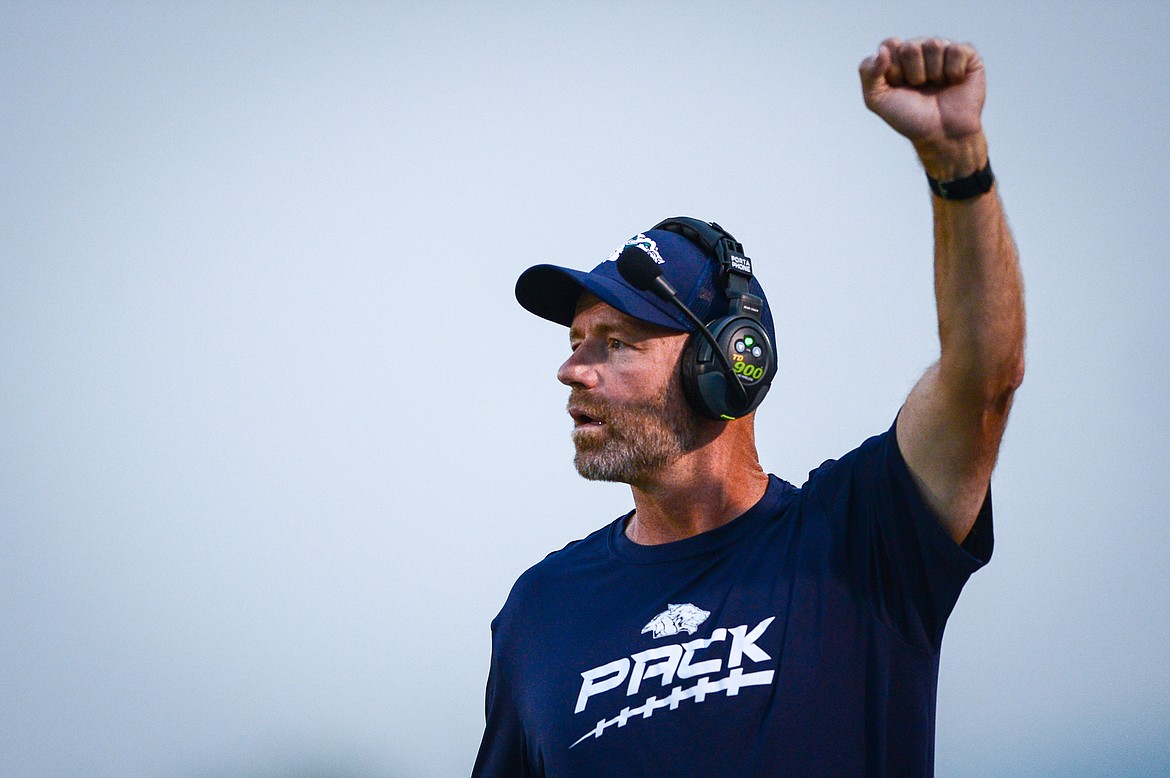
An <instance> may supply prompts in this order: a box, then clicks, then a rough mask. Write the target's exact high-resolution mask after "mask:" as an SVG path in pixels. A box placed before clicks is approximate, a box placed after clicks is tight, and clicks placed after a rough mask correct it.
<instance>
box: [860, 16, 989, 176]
mask: <svg viewBox="0 0 1170 778" xmlns="http://www.w3.org/2000/svg"><path fill="white" fill-rule="evenodd" d="M858 70H859V72H860V74H861V89H862V93H863V95H864V97H865V104H866V106H867V107H868V108H869V109H870V110H871V111H873V112H874V113H876V114H877V115H878V116H880V117H881V118H882V119H884V120H885V121H886V123H887V124H889V125H890V126H891V127H893V128H894V129H895V130H897V131H898V132H899V133H901V134H902V135H904V136H905V137H907V138H908V139H909V140H910V142H911V143H913V144H914V148H915V149H916V150H917V151H918V155H919V157H920V158H921V159H922V163H923V166H924V167H925V168H926V172H927V173H928V174H929V175H930V176H932V177H934V178H938V179H941V180H949V179H954V178H960V177H962V176H966V175H970V174H971V173H974V172H975V171H977V170H979V169H981V168H982V167H983V165H984V164H986V162H987V141H986V139H985V138H984V135H983V125H982V122H981V115H982V112H983V99H984V95H985V93H986V85H985V81H984V75H983V61H982V60H981V59H980V58H979V54H978V52H976V51H975V49H974V47H972V46H971V45H970V44H966V43H951V42H950V41H947V40H943V39H941V38H917V39H915V40H910V41H901V40H898V39H897V38H887V39H886V40H884V41H882V43H881V45H880V46H878V50H877V54H875V55H874V56H872V57H867V58H866V59H865V60H864V61H863V62H862V63H861V65H860V67H859V68H858Z"/></svg>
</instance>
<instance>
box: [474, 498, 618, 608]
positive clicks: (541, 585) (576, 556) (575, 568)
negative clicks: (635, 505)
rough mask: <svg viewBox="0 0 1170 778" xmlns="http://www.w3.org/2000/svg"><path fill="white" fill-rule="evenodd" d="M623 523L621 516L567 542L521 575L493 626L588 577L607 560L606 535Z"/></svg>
mask: <svg viewBox="0 0 1170 778" xmlns="http://www.w3.org/2000/svg"><path fill="white" fill-rule="evenodd" d="M624 520H625V517H624V516H623V517H621V518H618V519H615V520H614V521H613V522H610V523H609V524H607V525H605V526H604V527H602V528H601V529H598V530H595V531H594V532H591V533H590V534H588V535H586V536H585V537H583V538H580V539H578V540H573V541H570V542H569V543H567V544H565V546H564V547H563V548H561V549H559V550H557V551H553V552H551V553H549V554H548V555H547V556H546V557H545V558H544V559H542V560H540V561H539V562H537V563H536V564H534V565H532V567H529V568H528V569H527V570H525V571H524V572H523V573H521V574H520V577H519V578H517V579H516V582H515V583H514V584H513V585H512V590H511V592H510V593H509V594H508V599H507V601H506V602H505V603H504V607H503V608H502V609H501V610H500V614H499V615H498V616H497V617H496V620H495V621H494V622H493V627H497V626H498V625H500V624H503V623H506V622H508V621H510V620H514V619H515V617H516V616H518V615H519V614H522V613H525V612H530V611H531V610H532V608H533V607H535V606H538V605H540V604H543V603H546V602H549V601H550V600H555V599H556V598H557V595H558V594H559V593H560V592H562V591H563V590H564V589H566V588H568V587H570V586H572V583H573V581H575V580H579V579H580V578H581V577H583V576H587V575H589V574H590V571H591V570H595V569H596V565H598V564H600V563H602V562H604V560H605V559H606V558H608V557H609V555H610V554H609V536H610V534H611V533H612V531H613V528H614V525H615V524H616V523H619V522H622V521H624Z"/></svg>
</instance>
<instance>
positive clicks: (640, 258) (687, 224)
mask: <svg viewBox="0 0 1170 778" xmlns="http://www.w3.org/2000/svg"><path fill="white" fill-rule="evenodd" d="M651 229H655V230H667V231H669V232H673V233H676V234H678V235H681V236H683V237H684V238H686V239H687V240H689V241H690V242H691V243H694V244H695V245H696V246H698V247H699V248H700V249H701V250H702V251H703V253H704V254H706V255H707V256H708V257H710V258H711V259H712V260H713V261H714V262H715V263H716V264H717V265H718V267H717V269H716V270H717V272H718V274H719V275H718V278H719V280H720V281H721V284H722V286H723V289H724V293H725V294H726V295H727V299H728V312H727V315H726V316H721V317H719V318H717V319H715V320H713V321H710V322H707V323H706V324H704V323H703V322H702V321H701V320H700V319H699V318H698V317H697V316H696V315H695V314H694V312H692V311H691V310H690V309H689V308H688V307H687V306H686V305H685V304H684V303H683V302H682V301H681V300H679V299H678V295H677V293H676V292H675V290H674V289H673V288H672V287H671V286H670V284H669V283H667V281H666V279H664V278H662V269H661V268H660V267H658V265H657V264H655V263H654V262H653V260H651V259H650V258H649V257H647V256H646V254H645V253H644V252H641V251H625V252H623V253H622V256H621V257H619V259H618V271H619V272H620V273H621V274H622V276H623V277H624V278H625V279H626V280H627V281H629V282H630V283H631V284H632V285H633V286H634V287H636V288H638V289H643V290H649V291H651V292H652V293H654V294H655V295H657V296H658V297H660V298H661V299H663V300H665V301H667V302H669V303H670V304H671V305H674V306H675V307H677V308H678V309H679V310H681V311H682V312H683V313H684V314H686V316H687V317H688V318H689V319H690V320H691V323H692V324H694V325H695V326H696V328H697V330H696V333H695V334H693V335H691V337H690V338H689V339H688V341H687V345H686V348H685V349H684V351H683V356H682V368H681V372H682V384H683V391H684V392H685V394H686V397H687V400H688V401H689V402H690V403H691V405H692V406H693V407H694V408H695V410H697V411H698V412H699V413H701V414H702V415H704V416H706V417H708V418H711V419H724V420H728V421H730V420H733V419H738V418H739V417H741V416H745V415H747V414H749V413H751V412H752V411H754V410H755V409H756V407H757V406H758V405H759V404H760V403H761V402H762V401H763V399H764V396H765V395H766V394H767V393H768V389H769V388H771V386H772V379H773V378H774V377H775V375H776V370H777V367H778V366H777V364H776V352H775V348H774V346H773V344H772V339H771V338H770V337H768V333H767V331H766V330H765V329H764V325H763V322H762V320H761V316H762V314H763V308H764V301H763V299H762V298H761V297H759V296H758V295H755V294H753V293H752V292H751V291H750V287H751V281H752V261H751V259H749V258H748V257H747V255H746V254H744V251H743V245H742V244H741V243H740V242H739V241H737V240H736V239H735V238H734V237H733V236H732V235H731V233H729V232H728V231H727V230H725V229H723V228H722V227H720V226H719V225H718V224H716V223H715V222H704V221H700V220H699V219H692V218H690V217H686V216H678V217H674V218H670V219H666V220H664V221H662V222H659V223H658V224H656V225H654V227H652V228H651Z"/></svg>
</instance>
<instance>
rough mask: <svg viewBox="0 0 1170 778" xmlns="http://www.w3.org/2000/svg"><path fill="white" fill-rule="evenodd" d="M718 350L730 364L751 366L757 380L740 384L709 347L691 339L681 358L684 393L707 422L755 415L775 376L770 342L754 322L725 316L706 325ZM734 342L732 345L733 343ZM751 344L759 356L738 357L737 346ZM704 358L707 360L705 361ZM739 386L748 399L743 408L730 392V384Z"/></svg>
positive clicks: (760, 327) (698, 339)
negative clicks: (736, 383) (756, 348)
mask: <svg viewBox="0 0 1170 778" xmlns="http://www.w3.org/2000/svg"><path fill="white" fill-rule="evenodd" d="M708 329H710V330H711V334H712V335H713V336H714V337H715V340H716V341H717V342H718V343H719V348H720V349H722V350H723V353H724V354H725V355H726V356H727V357H728V360H729V361H730V362H732V363H733V364H734V363H736V362H737V361H739V362H743V363H744V364H745V365H751V366H752V367H753V369H754V370H756V371H757V372H756V374H757V375H758V378H755V379H752V380H745V381H741V380H740V379H739V378H738V377H736V375H734V374H728V373H727V372H726V371H725V370H724V369H723V367H722V366H721V365H720V364H719V362H718V361H717V360H716V358H715V357H714V355H713V354H711V353H710V350H711V345H710V344H709V343H707V342H706V341H705V340H703V339H702V338H700V337H698V336H696V335H691V337H690V338H688V340H687V345H686V348H685V349H684V350H683V356H682V367H681V374H682V384H683V393H684V394H685V395H686V398H687V400H688V401H689V402H690V403H691V406H692V407H693V408H694V409H695V410H696V411H698V412H699V413H700V414H702V415H703V416H706V417H707V418H709V419H736V418H739V417H740V416H745V415H747V414H748V413H751V412H752V411H754V410H755V409H756V408H757V407H758V406H759V404H760V403H761V402H762V401H763V399H764V396H765V395H767V393H768V389H769V388H770V387H771V384H772V378H773V377H774V376H775V375H776V355H775V352H774V351H773V349H772V343H771V340H770V339H769V338H768V334H767V333H766V332H765V331H764V328H763V326H762V325H761V324H760V323H759V322H758V321H756V320H755V319H752V318H749V317H745V316H726V317H724V318H722V319H717V320H715V321H713V322H711V324H710V325H708ZM733 341H735V342H733ZM744 341H750V343H748V344H747V346H746V348H749V349H750V348H754V347H756V346H758V347H759V351H760V356H759V357H750V355H744V354H739V353H737V348H736V346H737V344H739V345H743V344H744ZM704 357H706V358H704ZM731 381H736V382H739V383H740V385H741V386H743V388H744V392H745V393H746V395H747V399H748V402H747V405H746V406H744V405H743V404H742V402H741V401H739V397H738V396H737V395H736V393H734V392H732V391H731V384H730V383H729V382H731Z"/></svg>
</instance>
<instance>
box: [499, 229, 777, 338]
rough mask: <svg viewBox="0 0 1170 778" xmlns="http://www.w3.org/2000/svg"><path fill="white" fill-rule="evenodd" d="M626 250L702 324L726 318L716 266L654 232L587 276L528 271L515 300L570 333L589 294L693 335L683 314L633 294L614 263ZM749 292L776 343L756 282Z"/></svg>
mask: <svg viewBox="0 0 1170 778" xmlns="http://www.w3.org/2000/svg"><path fill="white" fill-rule="evenodd" d="M630 246H633V247H636V248H638V249H641V250H642V251H645V252H646V253H647V254H648V255H649V256H650V258H651V259H653V260H654V261H655V262H656V263H657V264H658V266H659V267H660V268H661V269H662V274H663V277H664V278H665V279H666V280H667V281H668V282H669V283H670V285H671V286H672V287H674V289H675V290H676V291H677V292H678V298H679V300H681V301H682V303H683V304H684V305H686V306H687V307H688V308H690V309H691V311H692V312H694V314H695V315H696V316H697V317H698V318H699V319H700V320H701V321H703V322H704V323H706V322H711V321H714V320H715V319H718V318H720V317H721V316H726V315H727V313H728V308H729V301H728V298H727V295H726V293H725V287H724V282H723V279H721V278H720V277H719V274H720V268H719V265H718V263H717V261H716V260H715V259H714V258H713V257H709V256H708V255H707V254H705V253H704V252H703V250H702V249H701V248H699V246H698V245H696V244H695V243H693V242H691V241H690V240H688V239H687V238H685V237H683V236H682V235H679V234H678V233H675V232H671V231H669V230H658V229H650V230H647V231H645V232H640V233H638V234H637V235H635V236H634V237H632V238H630V239H629V240H627V241H626V242H625V243H624V244H623V245H621V246H619V247H618V248H617V249H616V250H615V251H614V252H613V253H612V254H610V255H609V258H608V259H606V260H605V261H604V262H602V263H601V264H599V265H598V266H597V267H595V268H593V269H592V270H590V271H589V272H588V273H586V272H583V271H580V270H573V269H572V268H567V267H560V266H558V265H535V266H533V267H530V268H528V269H527V270H525V271H524V272H523V273H521V274H520V278H519V279H518V280H517V281H516V299H517V301H519V303H520V305H522V306H524V308H526V309H527V310H529V311H530V312H532V313H534V314H536V315H537V316H540V317H541V318H543V319H548V320H549V321H552V322H556V323H557V324H563V325H564V326H566V327H568V326H571V325H572V323H573V316H574V314H575V313H576V310H577V300H578V298H580V296H581V293H582V292H590V293H592V294H593V295H595V296H596V297H597V298H598V299H600V300H601V301H602V302H604V303H607V304H608V305H611V306H613V307H614V308H616V309H617V310H619V311H621V312H622V313H625V314H627V315H629V316H633V317H634V318H635V319H640V320H641V321H646V322H650V323H652V324H658V325H660V326H663V327H667V328H669V329H672V330H678V331H680V332H694V331H695V327H694V325H693V324H691V322H690V321H689V320H688V319H687V318H686V316H685V315H684V314H683V313H682V312H681V311H679V310H678V309H676V308H675V307H674V306H672V305H670V304H669V303H667V302H665V301H663V300H661V299H659V298H658V297H656V296H655V295H654V294H653V293H652V292H649V291H640V290H638V289H635V288H634V287H633V286H631V285H630V284H629V283H628V282H627V281H626V280H625V279H624V278H622V276H621V273H619V272H618V269H617V258H618V257H619V256H620V255H621V252H622V251H623V250H625V249H626V248H627V247H630ZM750 291H751V293H752V294H754V295H757V296H758V297H759V298H760V299H761V300H763V301H764V306H763V311H762V312H761V314H760V321H761V323H762V324H763V325H764V329H765V330H766V331H767V333H768V337H769V338H771V339H772V342H773V343H775V342H776V332H775V327H774V325H773V323H772V311H771V309H770V307H769V306H768V300H767V297H765V296H764V290H763V288H762V287H761V286H760V282H759V281H758V280H756V279H755V278H754V277H753V278H752V281H751V286H750Z"/></svg>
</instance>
